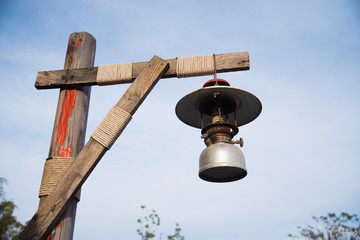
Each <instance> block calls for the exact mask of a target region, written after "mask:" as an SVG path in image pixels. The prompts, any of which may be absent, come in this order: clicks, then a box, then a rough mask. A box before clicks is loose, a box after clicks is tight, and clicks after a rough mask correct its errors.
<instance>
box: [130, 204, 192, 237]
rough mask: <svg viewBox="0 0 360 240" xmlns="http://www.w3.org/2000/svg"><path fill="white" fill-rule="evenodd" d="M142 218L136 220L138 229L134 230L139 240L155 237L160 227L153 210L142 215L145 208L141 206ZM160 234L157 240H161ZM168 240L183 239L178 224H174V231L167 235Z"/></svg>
mask: <svg viewBox="0 0 360 240" xmlns="http://www.w3.org/2000/svg"><path fill="white" fill-rule="evenodd" d="M141 209H142V216H141V218H139V219H138V220H137V222H138V224H139V228H138V229H136V232H137V233H138V235H139V236H140V237H141V240H150V239H153V238H155V237H156V235H155V234H156V233H157V230H158V228H159V226H160V217H159V215H158V214H157V213H156V211H155V210H152V211H151V213H150V214H148V215H144V211H145V206H144V205H142V206H141ZM161 237H162V234H161V233H160V236H159V239H161ZM167 238H168V240H184V239H185V237H184V236H182V235H181V228H180V226H179V224H178V223H176V227H175V231H174V234H173V235H169V236H168V237H167Z"/></svg>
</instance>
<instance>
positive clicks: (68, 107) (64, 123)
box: [56, 89, 76, 157]
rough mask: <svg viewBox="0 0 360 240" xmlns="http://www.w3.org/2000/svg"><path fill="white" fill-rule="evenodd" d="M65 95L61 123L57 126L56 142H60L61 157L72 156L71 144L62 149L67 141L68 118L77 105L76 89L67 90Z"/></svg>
mask: <svg viewBox="0 0 360 240" xmlns="http://www.w3.org/2000/svg"><path fill="white" fill-rule="evenodd" d="M65 91H66V92H65V97H64V100H63V102H62V106H61V113H60V119H59V124H58V128H57V138H56V143H57V144H59V155H60V157H70V155H71V153H72V149H71V146H70V145H69V146H68V147H67V148H66V149H62V146H63V145H64V143H65V139H66V136H67V134H68V119H69V117H70V116H71V112H72V110H73V108H74V105H75V94H76V92H75V90H74V89H70V90H65Z"/></svg>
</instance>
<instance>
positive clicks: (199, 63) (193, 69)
mask: <svg viewBox="0 0 360 240" xmlns="http://www.w3.org/2000/svg"><path fill="white" fill-rule="evenodd" d="M214 72H215V68H214V56H213V54H209V55H200V56H191V57H177V62H176V74H177V77H178V78H183V77H192V76H200V75H211V74H214Z"/></svg>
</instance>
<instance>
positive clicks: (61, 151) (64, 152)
mask: <svg viewBox="0 0 360 240" xmlns="http://www.w3.org/2000/svg"><path fill="white" fill-rule="evenodd" d="M71 153H72V148H71V146H70V144H69V146H68V147H67V148H66V149H59V155H60V157H70V156H71Z"/></svg>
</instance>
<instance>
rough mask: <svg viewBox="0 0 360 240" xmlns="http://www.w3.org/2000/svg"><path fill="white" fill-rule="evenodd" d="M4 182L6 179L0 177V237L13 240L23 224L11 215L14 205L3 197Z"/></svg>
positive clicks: (2, 239) (3, 239)
mask: <svg viewBox="0 0 360 240" xmlns="http://www.w3.org/2000/svg"><path fill="white" fill-rule="evenodd" d="M4 183H6V179H5V178H0V200H1V202H0V239H1V240H11V239H12V240H15V239H18V236H19V234H20V232H21V230H22V229H23V228H24V226H23V225H22V224H21V223H20V222H18V221H17V220H16V217H15V216H13V212H14V210H15V208H16V205H15V204H14V203H13V202H12V201H7V200H6V199H5V193H4V188H3V184H4Z"/></svg>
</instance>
